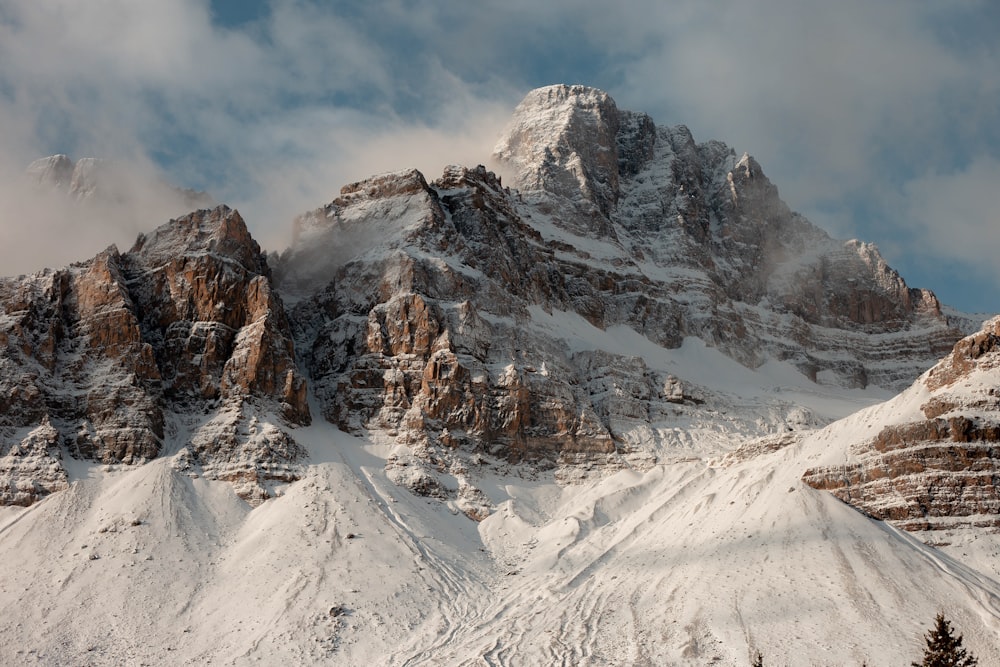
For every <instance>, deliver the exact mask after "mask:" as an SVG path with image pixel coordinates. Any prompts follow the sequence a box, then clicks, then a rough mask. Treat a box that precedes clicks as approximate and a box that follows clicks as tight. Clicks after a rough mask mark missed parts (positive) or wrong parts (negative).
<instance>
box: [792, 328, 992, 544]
mask: <svg viewBox="0 0 1000 667" xmlns="http://www.w3.org/2000/svg"><path fill="white" fill-rule="evenodd" d="M998 342H1000V319H994V320H991V321H990V322H987V323H986V325H985V327H984V328H983V329H982V330H981V331H979V332H978V333H976V334H974V335H972V336H969V337H967V338H964V339H962V340H960V341H959V342H958V343H957V344H956V345H955V347H954V349H953V350H952V352H951V354H950V355H948V356H947V357H946V358H945V359H943V360H942V361H941V362H940V363H939V364H937V365H936V366H935V367H934V368H932V369H931V370H930V371H928V372H927V373H926V374H925V375H923V376H922V377H921V378H920V380H918V382H917V383H916V385H915V386H914V387H913V388H911V390H909V392H907V394H904V395H903V396H902V397H900V399H897V400H901V399H903V398H905V397H907V396H908V395H910V396H914V395H915V396H916V397H918V398H920V399H921V400H920V401H919V402H918V403H919V405H920V408H919V413H918V414H906V415H905V416H904V417H903V418H901V421H899V423H892V424H888V425H886V426H884V427H883V428H882V429H881V430H880V431H879V433H878V434H877V435H876V436H875V437H874V438H872V439H870V440H867V441H864V442H859V443H856V444H855V445H854V446H853V447H852V454H853V458H854V460H853V461H851V462H849V463H846V464H845V465H843V466H837V467H825V468H817V469H812V470H809V471H807V472H806V474H805V476H804V478H803V479H804V481H805V482H806V483H807V484H809V485H810V486H813V487H814V488H818V489H826V490H829V491H831V492H832V493H833V494H834V495H836V496H837V497H838V498H840V499H841V500H843V501H844V502H846V503H848V504H850V505H852V506H854V507H856V508H857V509H859V510H861V511H863V512H865V513H866V514H869V515H871V516H873V517H876V518H878V519H885V520H890V521H893V522H894V523H896V524H898V525H899V526H900V527H902V528H905V529H907V530H933V529H941V528H954V527H955V526H956V525H973V526H993V527H996V526H1000V487H998V485H997V483H996V480H997V479H998V476H1000V390H998V389H997V387H998V386H1000V345H998Z"/></svg>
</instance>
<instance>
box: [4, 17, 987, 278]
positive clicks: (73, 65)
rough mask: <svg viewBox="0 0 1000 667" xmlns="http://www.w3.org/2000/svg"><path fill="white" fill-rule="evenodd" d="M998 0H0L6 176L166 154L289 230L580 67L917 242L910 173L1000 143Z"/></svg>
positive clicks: (478, 149) (272, 237) (469, 159)
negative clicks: (214, 11) (234, 5)
mask: <svg viewBox="0 0 1000 667" xmlns="http://www.w3.org/2000/svg"><path fill="white" fill-rule="evenodd" d="M257 1H259V2H263V1H264V0H257ZM998 16H1000V13H998V12H997V11H996V10H995V9H993V7H992V5H991V4H990V3H988V2H978V1H976V0H969V1H967V2H963V3H961V4H956V3H948V5H947V6H942V5H939V4H937V3H930V2H912V1H911V0H885V1H883V2H879V3H871V2H866V1H863V0H844V1H843V2H827V3H813V2H809V3H802V2H799V1H797V0H762V1H761V2H756V3H745V2H739V1H738V0H720V2H714V3H704V2H700V1H695V0H675V1H672V2H669V3H664V2H661V1H660V0H634V1H632V2H629V3H627V4H621V3H618V4H616V3H608V2H605V1H603V0H602V1H601V2H598V1H597V0H585V1H584V2H580V1H570V0H551V1H550V2H537V0H509V1H508V2H505V3H503V5H502V6H491V7H489V8H485V7H484V6H481V5H477V4H475V3H465V4H454V3H447V4H435V3H425V4H420V5H415V4H414V3H408V2H400V1H399V0H373V1H372V2H367V3H330V4H327V3H319V2H311V1H307V0H271V1H270V2H268V3H267V5H266V10H265V11H263V13H262V14H261V18H260V19H259V20H256V21H253V22H251V23H249V24H244V25H242V26H240V28H239V29H238V30H233V29H225V28H223V27H220V26H219V25H217V24H216V23H213V20H212V15H211V11H210V7H209V4H208V0H174V1H172V2H145V3H135V2H128V1H126V0H94V1H93V2H87V3H81V2H76V1H75V0H0V63H2V65H0V123H2V127H3V128H4V133H3V135H2V136H0V179H2V182H0V195H2V194H4V192H3V190H4V184H10V183H12V182H13V180H12V178H13V176H12V175H13V174H17V173H19V171H20V170H22V169H23V167H24V165H26V164H27V163H28V162H30V161H31V160H32V159H34V158H36V157H39V156H41V155H44V154H49V153H53V152H71V153H74V154H75V157H79V156H82V155H98V156H100V157H110V158H116V159H118V160H119V161H122V162H125V163H135V164H137V165H140V166H141V167H142V168H146V167H147V166H149V165H153V164H159V165H162V166H164V167H165V168H166V169H167V171H168V172H169V176H170V178H171V179H172V180H174V181H175V182H178V183H179V184H180V185H184V186H195V187H204V188H208V189H209V190H210V191H212V193H213V194H214V195H215V196H216V197H217V198H218V199H221V200H224V201H227V203H232V204H236V205H238V206H239V207H240V209H241V211H242V212H243V213H244V215H245V217H246V218H247V220H248V222H249V223H250V225H251V226H252V228H253V230H254V233H255V235H257V236H258V237H260V238H259V240H261V242H262V243H263V244H264V245H266V246H268V247H272V248H276V247H279V246H280V245H281V244H282V243H283V242H284V241H283V239H285V238H287V233H288V224H289V222H288V221H289V219H290V218H291V216H292V215H294V214H295V213H298V212H301V211H302V210H303V209H307V208H310V207H313V206H317V205H320V204H322V203H323V202H326V201H329V200H330V199H331V198H333V197H334V196H335V195H336V193H337V191H338V190H339V187H340V186H341V185H342V184H343V183H345V182H347V181H351V180H356V179H358V178H362V177H364V176H366V175H368V174H369V173H372V172H377V171H385V170H390V169H397V168H404V167H408V166H417V167H418V168H421V169H422V170H426V171H427V176H428V177H429V178H433V177H435V176H436V175H437V172H438V170H439V169H440V167H441V166H442V165H443V164H444V163H446V162H463V163H478V162H481V161H484V160H486V159H487V158H488V156H489V152H490V148H491V147H492V145H493V143H494V139H495V138H496V136H495V135H496V132H497V131H498V130H499V129H500V127H501V126H502V125H503V122H504V121H505V120H506V114H507V113H509V111H510V110H512V109H513V107H514V105H515V104H516V102H517V101H518V99H519V97H520V96H521V95H523V94H524V93H525V92H527V89H528V88H529V87H532V86H535V85H545V84H549V83H557V82H571V83H584V84H590V85H597V86H599V87H603V88H605V89H606V90H608V92H610V93H611V94H612V95H613V96H614V97H615V99H616V100H617V101H618V103H619V104H620V105H621V106H622V107H624V108H630V109H634V110H640V111H646V112H648V113H650V114H651V115H652V116H653V117H654V119H655V120H656V121H657V122H659V123H664V124H674V123H685V124H687V125H688V126H689V127H691V129H692V130H693V131H694V133H695V137H696V138H697V139H699V140H706V139H710V138H717V139H722V140H725V141H727V142H728V143H730V144H732V145H733V146H734V148H736V149H737V150H738V151H743V150H748V151H750V152H751V153H753V154H754V155H755V156H756V157H757V158H758V159H759V160H760V161H761V163H762V164H763V166H764V168H765V171H767V173H768V174H769V175H770V176H771V177H772V179H773V180H774V181H775V183H776V184H777V185H778V186H779V188H780V189H781V192H782V195H783V196H784V197H785V198H786V199H787V200H788V201H789V203H790V204H791V205H792V206H793V207H794V208H797V209H799V210H802V211H803V212H805V213H806V214H807V215H814V216H815V217H816V218H817V221H822V222H827V223H828V224H830V225H832V226H833V227H834V229H832V230H831V231H833V232H834V233H837V234H839V235H845V236H858V237H861V238H864V239H866V240H874V241H876V242H879V243H880V244H882V245H883V246H887V245H893V244H895V245H896V246H897V249H898V250H899V251H900V252H906V251H907V249H908V244H909V243H910V241H909V239H911V238H912V239H914V241H913V243H916V242H917V241H916V239H918V238H922V237H926V238H929V236H928V234H929V233H930V232H928V231H927V229H928V228H927V227H926V225H923V223H920V224H921V225H923V226H920V227H915V228H914V230H912V231H911V232H909V233H907V232H906V230H905V229H904V230H903V231H901V227H900V225H901V224H902V222H900V221H901V220H903V219H905V218H906V216H903V215H901V214H900V213H899V212H900V211H901V210H909V209H908V207H907V206H906V205H905V204H904V203H903V202H905V201H906V196H909V195H911V194H912V192H911V188H912V187H913V186H912V184H911V185H910V186H906V185H905V184H906V183H907V182H910V181H913V179H914V178H917V177H920V178H921V179H929V178H932V176H927V175H926V174H927V173H932V174H945V175H948V174H951V175H953V176H955V178H956V179H959V176H960V175H963V174H964V176H963V177H962V178H961V179H959V180H961V181H962V182H969V181H968V180H967V179H970V178H974V177H975V175H976V174H978V173H979V172H978V168H974V167H975V164H980V163H975V164H974V165H973V167H970V168H969V170H971V171H968V170H967V171H966V172H961V173H959V172H956V170H955V165H966V164H970V163H972V160H973V159H974V158H975V157H976V156H977V155H983V156H985V157H983V158H982V160H983V161H984V162H982V163H983V164H988V161H989V160H996V159H998V158H1000V53H998V50H997V48H996V46H995V39H994V37H993V36H994V35H995V30H994V29H993V28H995V27H998V24H1000V21H998ZM991 26H992V27H991ZM928 164H929V165H936V168H935V169H933V170H930V171H928V168H927V166H926V165H928ZM933 178H936V179H938V182H939V183H940V182H943V181H942V179H946V178H947V176H933ZM914 182H922V181H914ZM951 187H957V185H953V186H951ZM9 189H10V188H9V187H8V188H7V190H8V191H9ZM968 196H969V197H973V196H975V195H974V194H971V193H970V194H969V195H968ZM900 207H903V208H900ZM859 210H865V211H868V212H870V213H871V215H869V216H867V218H865V219H859V218H857V217H856V216H855V214H856V212H857V211H859ZM911 219H912V220H913V221H914V222H913V224H915V225H916V224H918V222H917V221H919V220H924V219H925V217H921V216H912V215H911ZM159 222H160V221H159V220H155V221H148V222H147V221H141V222H132V223H129V225H138V226H140V227H144V228H149V227H152V226H154V225H155V224H158V223H159ZM18 224H23V220H20V221H19V220H15V219H13V218H12V217H11V215H10V214H3V213H0V228H7V227H8V226H16V225H18ZM127 226H128V225H127ZM94 233H95V234H97V233H98V231H97V230H95V231H94ZM100 233H104V230H101V231H100ZM8 235H9V232H8ZM945 240H947V239H945ZM101 242H103V241H101ZM19 243H21V242H19ZM25 243H26V242H25ZM36 245H37V247H34V246H33V247H29V246H28V245H24V246H18V248H17V250H13V249H3V248H0V272H5V271H3V269H2V267H3V266H4V262H6V261H8V259H9V258H10V257H11V256H13V255H17V256H19V257H22V258H23V257H24V256H34V255H37V256H38V258H39V261H41V260H42V258H43V257H45V252H46V250H45V245H44V243H38V244H36ZM942 247H944V246H942ZM4 253H7V254H6V256H5V255H4ZM977 261H985V260H983V259H980V260H977ZM45 262H46V263H48V262H50V260H49V259H46V260H45ZM908 277H909V276H908Z"/></svg>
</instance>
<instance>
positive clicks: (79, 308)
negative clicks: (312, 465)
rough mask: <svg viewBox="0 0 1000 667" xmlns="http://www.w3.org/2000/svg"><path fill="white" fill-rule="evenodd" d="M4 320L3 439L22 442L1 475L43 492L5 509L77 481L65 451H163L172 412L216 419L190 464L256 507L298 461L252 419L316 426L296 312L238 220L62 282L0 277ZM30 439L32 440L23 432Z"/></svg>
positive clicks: (164, 236)
mask: <svg viewBox="0 0 1000 667" xmlns="http://www.w3.org/2000/svg"><path fill="white" fill-rule="evenodd" d="M0 308H2V316H0V366H2V368H3V371H4V372H3V374H2V376H0V395H2V396H3V397H4V398H2V399H0V429H2V432H3V437H4V441H5V442H7V443H12V442H13V441H14V440H19V443H18V444H6V445H4V447H5V448H6V449H7V450H8V451H7V453H6V454H5V455H4V459H3V460H4V461H5V462H6V463H5V464H4V466H3V475H4V477H5V478H6V479H7V480H8V482H9V485H10V486H11V488H17V489H21V488H22V487H25V485H29V481H30V480H33V481H30V484H33V485H34V486H33V487H32V488H34V489H35V491H34V492H32V493H28V491H23V492H22V491H18V492H17V493H15V494H14V495H13V496H11V497H10V498H8V499H7V500H8V501H9V502H18V503H21V502H26V501H31V500H34V499H36V498H37V497H39V496H41V495H44V493H46V492H48V491H51V490H52V489H53V488H57V487H58V486H59V483H60V480H62V483H63V484H64V483H65V473H62V475H61V476H60V475H59V474H58V473H52V470H58V469H59V468H60V464H59V457H58V456H55V454H54V452H55V453H58V452H59V451H61V449H60V448H64V449H65V450H66V451H67V452H68V453H69V454H70V455H72V456H75V457H79V458H84V459H90V460H96V461H100V462H103V463H125V464H136V463H142V462H144V461H147V460H149V459H151V458H154V457H156V456H159V455H161V454H162V453H164V452H163V444H164V440H165V436H166V430H167V426H168V421H169V420H168V415H170V414H186V415H190V414H214V415H215V416H214V417H212V418H210V419H208V420H207V421H206V423H204V424H198V425H196V426H194V427H193V428H191V429H190V433H191V435H190V442H191V446H190V447H189V448H188V454H189V456H188V458H187V460H186V461H187V462H186V465H189V464H190V463H191V462H192V461H194V462H197V463H198V464H202V465H204V466H205V472H206V473H207V474H213V473H212V471H213V470H215V469H216V468H219V469H222V468H225V469H226V470H228V471H229V472H227V473H226V475H228V476H229V477H233V478H234V479H235V478H237V477H238V478H240V479H241V480H243V482H242V484H243V487H246V493H245V495H246V496H247V497H248V498H252V497H260V496H261V495H262V493H263V484H264V482H266V480H267V479H269V476H270V473H269V472H268V471H267V470H266V469H264V468H260V469H258V466H259V465H263V466H265V468H266V466H269V465H270V466H272V467H274V466H277V465H278V464H288V463H291V462H292V461H294V460H295V459H296V458H297V457H298V456H299V455H301V453H302V452H301V451H300V450H299V449H298V447H297V445H295V444H294V441H293V440H292V439H291V437H290V436H289V435H288V434H287V433H285V432H284V430H283V429H282V428H281V427H279V426H277V425H272V429H271V430H270V431H269V430H268V429H267V428H263V427H261V428H260V429H257V430H259V431H261V432H267V435H266V437H265V436H262V437H258V438H256V439H255V437H252V436H256V435H257V433H256V431H252V430H249V429H248V427H247V424H248V423H249V422H250V421H255V420H257V419H258V417H257V416H255V414H254V412H255V411H256V410H260V411H263V412H264V413H266V412H274V413H277V414H278V415H280V417H281V418H282V420H283V421H284V423H286V424H290V425H294V424H306V423H308V422H309V419H310V415H309V408H308V405H307V401H306V385H305V380H304V379H303V378H301V377H300V376H299V375H298V372H297V370H296V365H295V353H294V347H293V344H292V340H291V336H290V334H289V325H288V322H287V320H286V317H285V312H284V307H283V306H282V303H281V301H280V299H279V298H278V297H277V295H276V294H275V293H274V292H273V291H272V289H271V286H270V278H269V269H268V267H267V263H266V261H265V259H264V258H263V256H262V254H261V252H260V248H259V247H258V246H257V244H256V242H254V241H253V239H252V238H250V235H249V233H248V232H247V229H246V225H245V224H244V223H243V220H242V219H241V218H240V216H239V214H238V213H237V212H236V211H232V210H230V209H228V208H226V207H219V208H216V209H214V210H202V211H198V212H195V213H192V214H190V215H188V216H185V217H183V218H179V219H176V220H173V221H171V222H169V223H167V224H166V225H164V226H162V227H160V228H159V229H157V230H156V231H155V232H153V233H152V234H150V235H148V236H143V237H140V238H139V240H138V241H137V242H136V244H135V246H134V247H133V248H132V250H131V251H129V252H128V253H125V254H121V253H119V252H118V250H117V249H115V248H114V247H112V248H109V249H108V250H106V251H105V252H103V253H101V254H99V255H98V256H97V257H95V258H94V259H93V260H91V261H90V262H86V263H83V264H77V265H73V266H71V267H69V268H67V269H64V270H60V271H46V272H42V273H39V274H35V275H33V276H28V277H24V278H18V279H3V280H0ZM251 405H252V406H255V407H254V410H245V408H246V407H247V406H251ZM173 428H174V429H176V428H177V425H176V424H174V425H173ZM24 429H29V430H31V429H34V430H31V433H35V434H36V436H32V437H28V438H26V439H25V438H23V437H21V436H19V435H18V434H20V433H22V432H23V430H24ZM40 429H41V430H40ZM41 432H44V434H45V437H44V438H43V439H41V440H40V439H39V438H41V436H40V435H37V434H38V433H41ZM207 434H211V437H209V436H208V435H207ZM32 438H33V439H32ZM42 440H44V442H45V443H46V444H45V447H42V445H40V444H38V443H40V442H42ZM262 443H263V444H262ZM258 445H259V446H258ZM11 452H21V453H22V454H17V455H15V454H12V453H11ZM25 452H27V453H28V454H29V455H24V454H23V453H25ZM45 456H48V457H49V458H47V459H46V458H45ZM40 461H41V462H43V463H44V465H42V464H41V463H40ZM220 466H222V468H220ZM227 466H228V467H227ZM233 466H235V468H234V467H233ZM53 475H54V477H53ZM219 476H222V475H219ZM288 476H289V473H288V472H287V471H285V470H282V471H280V473H279V474H277V475H276V477H277V478H284V477H288ZM247 478H252V479H253V480H256V486H255V487H253V488H251V486H252V485H248V484H246V481H245V480H246V479H247ZM25 480H29V481H25Z"/></svg>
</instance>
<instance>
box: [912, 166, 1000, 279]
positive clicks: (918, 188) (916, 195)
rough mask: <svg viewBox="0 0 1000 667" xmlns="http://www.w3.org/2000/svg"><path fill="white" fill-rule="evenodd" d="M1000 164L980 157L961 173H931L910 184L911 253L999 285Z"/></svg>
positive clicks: (924, 259)
mask: <svg viewBox="0 0 1000 667" xmlns="http://www.w3.org/2000/svg"><path fill="white" fill-rule="evenodd" d="M997 174H1000V160H998V159H997V158H995V157H980V158H978V159H977V160H975V161H974V162H972V163H971V164H969V165H968V166H966V167H965V168H963V169H959V170H956V171H951V172H947V173H937V172H930V173H927V174H925V175H923V176H921V177H919V178H917V179H914V180H912V181H910V182H909V183H907V184H906V186H905V188H904V192H903V194H904V196H905V199H906V209H905V214H906V218H907V220H908V221H909V223H910V224H909V230H910V231H911V232H912V239H911V242H910V243H909V244H908V245H909V246H910V249H911V251H914V252H919V253H920V255H921V256H922V257H921V259H922V260H923V261H925V262H935V261H942V260H943V261H950V262H954V263H955V264H956V265H958V266H960V267H962V270H966V271H967V270H970V269H971V270H973V271H976V270H977V269H978V272H979V273H980V274H981V275H982V276H984V277H988V278H991V279H993V280H997V281H1000V262H997V258H998V257H1000V193H998V191H997Z"/></svg>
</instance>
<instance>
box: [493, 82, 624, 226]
mask: <svg viewBox="0 0 1000 667" xmlns="http://www.w3.org/2000/svg"><path fill="white" fill-rule="evenodd" d="M619 116H620V114H619V111H618V106H617V105H616V104H615V101H614V100H613V99H611V96H610V95H608V94H607V93H605V92H604V91H602V90H598V89H596V88H588V87H586V86H567V85H556V86H547V87H545V88H538V89H536V90H533V91H531V92H529V93H528V94H527V95H526V96H525V97H524V99H523V100H522V101H521V103H520V104H518V106H517V108H516V109H515V110H514V114H513V117H512V118H511V121H510V124H509V125H508V127H507V131H506V132H505V134H504V137H503V138H502V139H501V140H500V141H499V142H498V143H497V145H496V148H495V149H494V157H495V158H496V159H497V160H499V161H500V162H501V163H502V164H506V165H509V166H510V167H511V168H512V171H514V173H515V174H516V176H515V185H516V186H517V187H518V188H520V189H522V190H525V191H538V190H544V191H547V192H549V193H551V194H555V195H559V196H561V197H564V198H566V199H569V200H571V201H577V202H581V203H583V202H589V203H590V204H593V205H596V206H597V208H598V209H599V210H600V211H601V212H602V213H604V214H607V213H609V212H610V211H611V209H612V208H613V207H614V204H615V203H616V202H617V199H618V195H619V192H618V151H617V141H616V139H617V134H618V129H619V124H620V118H619Z"/></svg>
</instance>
